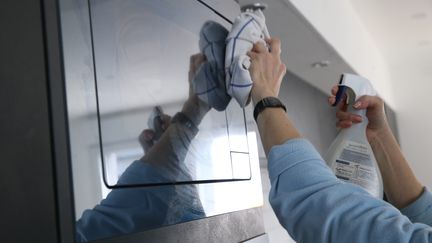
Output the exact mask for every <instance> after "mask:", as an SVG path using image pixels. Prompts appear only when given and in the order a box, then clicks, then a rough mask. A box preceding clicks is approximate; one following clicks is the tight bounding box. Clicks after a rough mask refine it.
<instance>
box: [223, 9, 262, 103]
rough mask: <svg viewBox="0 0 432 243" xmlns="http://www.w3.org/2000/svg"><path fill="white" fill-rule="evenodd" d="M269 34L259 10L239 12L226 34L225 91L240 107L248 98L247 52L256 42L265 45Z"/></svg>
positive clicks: (248, 62) (249, 89)
mask: <svg viewBox="0 0 432 243" xmlns="http://www.w3.org/2000/svg"><path fill="white" fill-rule="evenodd" d="M269 37H270V35H269V33H268V30H267V26H266V24H265V17H264V14H263V12H262V11H261V10H259V9H258V10H255V11H246V12H243V13H241V14H240V15H239V16H238V17H237V18H236V20H235V21H234V24H233V26H232V29H231V32H230V33H229V34H228V38H227V46H226V51H225V74H226V77H225V82H226V86H227V92H228V94H229V95H230V96H232V97H233V98H234V99H235V100H237V102H238V103H239V104H240V106H241V107H245V106H246V105H247V104H248V103H249V101H250V99H249V97H250V91H251V89H252V79H251V76H250V74H249V66H250V64H251V62H250V58H249V56H247V52H248V51H250V50H251V49H252V47H253V45H254V43H256V42H258V41H259V42H262V43H263V44H264V45H265V46H267V44H266V42H265V40H264V39H265V38H269Z"/></svg>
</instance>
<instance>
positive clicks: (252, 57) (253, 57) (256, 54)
mask: <svg viewBox="0 0 432 243" xmlns="http://www.w3.org/2000/svg"><path fill="white" fill-rule="evenodd" d="M247 55H248V56H249V57H250V58H251V59H252V60H254V59H257V58H258V53H256V52H253V51H248V52H247Z"/></svg>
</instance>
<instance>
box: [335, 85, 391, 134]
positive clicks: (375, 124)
mask: <svg viewBox="0 0 432 243" xmlns="http://www.w3.org/2000/svg"><path fill="white" fill-rule="evenodd" d="M338 89H339V87H338V86H337V85H336V86H333V88H332V90H331V92H332V96H330V97H329V98H328V102H329V104H330V105H333V104H334V103H335V101H336V97H335V95H336V93H337V91H338ZM337 107H338V111H337V112H336V117H337V119H338V122H337V124H336V126H337V127H340V128H349V127H351V126H352V125H353V124H357V123H360V122H362V117H361V116H359V115H355V114H351V113H349V112H347V108H348V105H347V104H346V97H345V98H344V99H343V100H342V101H341V102H339V104H338V106H337ZM353 108H354V109H357V110H361V109H367V112H366V116H367V118H368V119H369V124H368V126H367V130H366V135H367V138H368V140H369V142H371V141H372V140H373V139H374V138H376V137H377V136H379V135H380V134H381V132H383V131H385V132H388V131H390V130H389V126H388V123H387V119H386V115H385V111H384V101H383V100H382V99H381V98H380V97H378V96H367V95H365V96H362V97H360V98H359V99H358V100H357V102H356V103H355V104H354V105H353Z"/></svg>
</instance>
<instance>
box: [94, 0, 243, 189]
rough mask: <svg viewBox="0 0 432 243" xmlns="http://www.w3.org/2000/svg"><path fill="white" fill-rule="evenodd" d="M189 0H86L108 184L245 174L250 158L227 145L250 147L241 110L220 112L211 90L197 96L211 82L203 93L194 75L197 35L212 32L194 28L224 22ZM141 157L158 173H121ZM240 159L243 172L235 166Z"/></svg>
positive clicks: (198, 61)
mask: <svg viewBox="0 0 432 243" xmlns="http://www.w3.org/2000/svg"><path fill="white" fill-rule="evenodd" d="M195 4H196V6H194V8H196V9H198V10H200V11H191V9H190V4H178V3H177V2H175V1H143V0H126V1H125V0H106V1H90V10H91V13H90V14H91V15H90V16H91V23H92V37H93V50H94V65H95V66H94V67H95V72H96V88H97V97H98V120H99V126H100V128H99V129H100V137H101V138H100V143H101V148H100V149H101V151H102V156H101V160H102V161H101V162H102V169H103V178H104V182H105V184H106V185H107V187H109V188H115V187H130V186H143V185H153V184H172V183H186V182H191V181H193V182H194V183H198V182H214V181H227V180H236V179H237V180H241V179H249V177H250V173H249V171H250V168H249V163H246V164H245V163H244V161H248V160H245V159H244V158H243V157H241V156H240V157H239V156H236V157H235V158H239V159H240V158H242V159H241V161H243V162H238V163H235V164H234V163H232V161H231V160H232V158H233V156H232V154H231V151H236V152H242V153H244V154H245V155H247V153H248V146H247V136H246V126H245V120H244V112H243V110H242V109H241V108H240V107H239V106H238V105H237V104H236V103H234V102H231V103H230V104H229V105H228V108H227V109H226V111H225V109H221V108H220V107H217V108H218V110H221V111H218V110H216V109H212V108H211V107H210V105H209V104H210V103H211V102H212V101H208V100H207V99H206V97H209V96H210V95H208V96H203V95H202V94H205V93H206V92H207V91H209V92H211V91H212V89H213V87H211V86H212V84H211V83H209V84H206V85H207V86H206V89H204V92H202V93H201V92H199V91H198V88H197V87H199V85H202V84H196V82H197V81H196V80H195V81H194V79H195V75H198V74H197V73H198V72H199V69H200V68H204V65H205V63H206V62H207V61H208V60H205V58H204V57H205V56H204V55H203V54H202V53H201V54H199V53H200V45H199V43H200V41H201V44H202V42H203V38H205V39H206V40H207V38H212V37H214V36H216V35H217V34H218V33H211V34H210V35H212V36H210V37H208V35H207V36H206V37H201V40H200V31H203V30H202V29H203V28H205V27H204V26H206V25H205V23H206V22H207V21H209V20H212V21H217V22H218V23H220V24H222V25H224V26H225V28H229V23H227V22H226V21H224V20H222V19H221V18H219V17H218V16H217V15H215V14H209V13H211V12H210V11H209V10H207V9H206V8H205V7H204V6H201V5H199V4H198V3H195ZM207 31H208V30H207ZM222 34H223V32H222ZM222 43H223V42H222ZM213 47H214V46H211V48H212V49H211V51H212V52H214V51H218V50H219V51H223V49H217V46H216V47H215V48H214V49H213ZM201 49H202V48H201ZM215 56H217V53H216V55H215ZM222 56H224V55H222ZM222 64H223V62H222ZM221 66H222V65H221ZM216 67H217V63H216ZM222 67H223V66H222ZM221 70H222V73H223V69H221ZM214 73H216V74H215V75H216V76H217V75H218V73H217V71H216V72H210V74H214ZM206 74H207V73H206ZM211 79H212V78H211V77H210V78H209V80H211ZM205 81H207V82H210V81H208V80H205ZM194 82H195V84H193V83H194ZM197 94H198V95H200V96H199V97H198V95H197ZM180 111H181V114H179V115H176V114H178V112H180ZM142 163H144V165H146V166H147V165H150V166H152V168H154V169H156V170H157V171H158V173H159V174H160V175H161V176H160V177H155V176H147V177H145V176H135V177H130V176H128V179H124V178H123V177H122V175H123V174H124V173H125V171H126V173H135V174H136V173H137V171H139V169H138V168H139V166H138V165H142ZM134 164H136V166H135V165H134ZM240 164H242V165H241V168H242V169H244V170H245V171H246V172H241V171H238V165H240ZM234 165H236V168H237V169H236V172H234ZM128 168H129V169H128ZM130 168H135V171H133V172H132V171H130V170H131V169H130ZM143 173H144V172H143ZM122 178H123V179H122ZM131 178H134V179H131Z"/></svg>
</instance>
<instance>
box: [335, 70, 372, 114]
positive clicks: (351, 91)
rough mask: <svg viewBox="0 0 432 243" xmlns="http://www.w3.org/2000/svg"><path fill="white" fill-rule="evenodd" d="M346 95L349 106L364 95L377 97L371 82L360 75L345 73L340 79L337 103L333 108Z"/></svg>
mask: <svg viewBox="0 0 432 243" xmlns="http://www.w3.org/2000/svg"><path fill="white" fill-rule="evenodd" d="M345 95H346V96H347V104H352V103H354V102H355V101H357V100H358V99H359V98H360V97H362V96H364V95H369V96H375V95H377V93H376V91H375V89H374V88H373V86H372V84H371V82H370V81H369V80H367V79H365V78H363V77H360V76H358V75H354V74H348V73H344V74H342V76H341V78H340V81H339V89H338V92H337V93H336V102H335V103H334V104H333V106H336V105H337V104H339V102H340V101H341V100H342V99H343V98H344V96H345Z"/></svg>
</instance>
